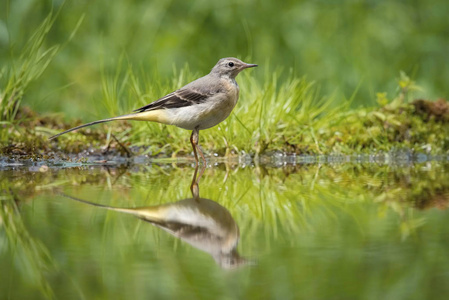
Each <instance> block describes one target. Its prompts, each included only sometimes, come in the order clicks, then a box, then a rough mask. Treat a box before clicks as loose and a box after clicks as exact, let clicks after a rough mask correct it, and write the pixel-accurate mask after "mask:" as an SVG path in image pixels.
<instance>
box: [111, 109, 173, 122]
mask: <svg viewBox="0 0 449 300" xmlns="http://www.w3.org/2000/svg"><path fill="white" fill-rule="evenodd" d="M117 120H135V121H149V122H158V123H163V124H170V122H169V120H168V118H167V113H166V112H165V111H164V110H150V111H145V112H141V113H136V114H132V115H126V116H121V117H118V118H117Z"/></svg>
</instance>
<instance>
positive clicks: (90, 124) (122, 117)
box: [48, 114, 135, 140]
mask: <svg viewBox="0 0 449 300" xmlns="http://www.w3.org/2000/svg"><path fill="white" fill-rule="evenodd" d="M133 115H135V114H129V115H123V116H118V117H114V118H109V119H103V120H98V121H94V122H90V123H87V124H83V125H80V126H76V127H73V128H70V129H68V130H66V131H63V132H61V133H58V134H56V135H54V136H52V137H49V138H48V139H49V140H52V139H55V138H57V137H58V136H60V135H63V134H66V133H68V132H71V131H75V130H77V129H80V128H84V127H87V126H92V125H95V124H100V123H106V122H111V121H115V120H129V119H132V116H133Z"/></svg>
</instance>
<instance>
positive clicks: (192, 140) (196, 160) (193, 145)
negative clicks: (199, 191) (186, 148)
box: [190, 129, 198, 185]
mask: <svg viewBox="0 0 449 300" xmlns="http://www.w3.org/2000/svg"><path fill="white" fill-rule="evenodd" d="M194 135H195V129H194V130H193V131H192V135H191V136H190V144H192V148H193V154H194V155H195V167H198V154H197V153H196V144H195V141H194ZM195 173H196V172H195ZM195 176H196V174H195ZM192 185H193V183H192Z"/></svg>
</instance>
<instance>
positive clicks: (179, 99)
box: [49, 57, 258, 165]
mask: <svg viewBox="0 0 449 300" xmlns="http://www.w3.org/2000/svg"><path fill="white" fill-rule="evenodd" d="M257 66H258V65H256V64H248V63H245V62H243V61H241V60H240V59H237V58H234V57H226V58H222V59H220V60H219V61H218V62H217V63H216V64H215V66H214V67H213V68H212V70H211V71H210V73H209V74H207V75H205V76H203V77H201V78H198V79H196V80H194V81H192V82H190V83H188V84H187V85H185V86H183V87H181V88H180V89H178V90H175V91H174V92H172V93H170V94H167V95H166V96H164V97H162V98H159V99H158V100H156V101H154V102H152V103H150V104H147V105H145V106H143V107H141V108H138V109H136V110H134V111H133V112H132V113H130V114H126V115H121V116H118V117H113V118H108V119H103V120H98V121H93V122H90V123H87V124H83V125H80V126H77V127H74V128H71V129H68V130H66V131H64V132H61V133H59V134H56V135H54V136H52V137H50V138H49V139H50V140H51V139H55V138H57V137H59V136H61V135H63V134H65V133H68V132H71V131H74V130H77V129H80V128H83V127H87V126H91V125H95V124H100V123H105V122H110V121H116V120H136V121H150V122H158V123H162V124H167V125H175V126H177V127H180V128H183V129H187V130H191V131H192V134H191V136H190V143H191V145H192V148H193V153H194V156H195V162H196V164H197V165H198V163H199V160H198V154H197V152H198V153H199V154H200V156H201V158H202V160H203V162H206V158H205V157H204V154H203V152H202V150H201V148H200V147H199V131H200V130H204V129H208V128H211V127H214V126H216V125H218V124H219V123H221V122H222V121H224V120H225V119H226V118H227V117H228V116H229V115H230V114H231V112H232V110H233V109H234V107H235V105H236V104H237V101H238V99H239V85H238V84H237V81H236V80H235V77H236V76H237V75H238V74H239V73H240V72H241V71H243V70H245V69H248V68H253V67H257Z"/></svg>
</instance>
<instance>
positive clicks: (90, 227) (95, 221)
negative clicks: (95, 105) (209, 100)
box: [1, 163, 449, 298]
mask: <svg viewBox="0 0 449 300" xmlns="http://www.w3.org/2000/svg"><path fill="white" fill-rule="evenodd" d="M16 172H17V171H16ZM26 174H31V175H27V176H15V177H13V176H11V174H9V175H8V176H4V177H3V178H2V180H3V181H2V187H3V189H6V188H7V187H8V186H10V187H11V189H12V191H13V192H15V193H16V194H18V195H19V197H20V198H26V199H27V201H28V199H35V201H34V202H33V212H34V214H36V215H38V216H42V215H45V216H46V218H40V219H39V220H37V218H34V217H32V216H31V215H30V214H28V213H26V212H27V211H25V213H23V215H24V216H26V217H27V224H29V226H31V227H30V228H33V230H32V232H33V233H34V235H36V236H32V235H31V234H29V233H28V234H24V233H21V235H20V236H21V237H23V238H26V241H22V240H21V239H18V240H19V241H20V243H22V242H23V247H28V248H30V249H37V250H36V251H35V252H37V254H36V253H34V254H30V255H29V256H26V257H27V258H29V260H30V261H31V260H33V261H31V262H27V263H29V264H30V265H31V267H33V266H40V264H44V267H45V268H47V269H48V268H50V267H51V266H52V264H48V265H47V264H46V263H47V260H48V256H49V255H51V257H52V258H53V259H55V260H56V262H57V263H58V265H63V266H64V267H66V268H67V269H68V270H70V276H69V277H70V278H71V279H73V285H72V284H68V283H66V282H63V281H59V280H56V279H55V280H54V281H52V280H51V281H50V282H51V283H50V285H51V288H53V290H54V291H55V294H56V295H57V296H59V295H65V294H66V293H74V292H73V288H74V286H79V287H80V290H81V291H80V293H81V294H82V295H84V296H85V297H86V298H93V297H95V296H97V297H99V296H98V295H102V297H103V298H104V297H109V298H111V297H114V296H115V298H122V297H123V298H126V296H128V297H129V296H130V295H134V294H133V293H136V294H139V293H140V295H142V294H143V293H145V292H146V293H148V292H149V291H151V292H152V293H161V294H157V295H161V296H160V298H165V297H167V298H173V297H174V296H186V295H190V296H192V295H203V294H209V295H210V290H195V287H198V289H203V288H204V286H205V285H207V286H208V287H209V288H212V289H215V290H216V291H217V293H220V294H223V293H230V295H232V294H233V293H237V294H238V295H241V294H239V293H243V292H249V291H250V290H251V289H253V288H252V285H251V284H244V285H243V286H242V285H241V284H242V283H241V282H239V286H240V288H239V289H237V290H235V291H227V292H226V291H225V290H226V287H225V286H223V284H224V283H226V284H231V283H230V281H232V278H233V277H234V276H236V277H237V278H239V279H242V276H243V275H244V274H247V273H245V272H248V273H251V275H248V274H247V275H248V276H251V278H255V279H254V280H259V281H263V282H267V283H268V282H269V283H271V282H272V283H273V284H274V285H277V286H274V287H275V288H277V289H279V290H278V291H276V292H274V291H273V293H275V294H276V295H281V294H282V293H283V292H286V293H287V292H290V293H291V292H293V291H297V288H296V286H294V285H292V286H291V287H285V286H284V287H283V288H280V286H279V284H280V283H279V281H278V280H276V278H282V282H286V283H288V284H292V283H293V282H294V281H295V280H296V279H297V278H298V276H302V277H300V278H303V280H308V279H307V278H309V276H310V275H309V274H308V272H310V274H323V276H324V275H326V274H327V275H326V276H331V277H330V278H335V277H334V274H335V272H340V273H339V274H344V273H345V272H356V271H357V268H361V267H363V263H366V264H367V266H368V267H370V268H371V269H373V270H377V272H380V273H379V274H383V275H385V273H384V272H386V271H383V269H382V270H381V269H378V268H376V267H375V266H370V264H374V263H373V262H372V260H375V261H376V262H377V263H380V264H382V266H383V268H385V266H386V265H387V266H388V262H389V261H390V260H391V261H392V263H394V264H395V265H396V264H398V263H399V264H400V265H401V266H402V265H404V264H405V265H409V264H410V263H411V262H416V263H418V262H417V261H416V260H413V259H411V258H412V257H409V256H406V258H407V259H406V258H402V257H396V256H395V255H397V254H395V253H396V252H395V251H399V252H398V253H400V254H401V255H402V253H404V254H405V255H407V254H410V253H409V252H407V251H404V250H403V248H404V247H410V246H413V247H430V246H429V245H426V243H423V244H422V245H421V246H416V245H415V244H419V243H420V241H415V239H413V238H410V236H412V237H419V236H420V232H421V231H424V232H426V233H429V232H432V230H433V229H432V230H429V229H427V230H426V226H423V221H426V223H427V224H429V223H430V224H435V226H437V225H438V224H439V223H438V221H435V220H433V221H431V220H428V219H423V217H422V215H423V214H421V213H419V212H418V211H416V210H414V209H412V208H411V207H414V206H415V204H416V206H418V207H421V206H422V205H421V204H419V203H422V201H423V200H424V198H426V199H428V200H430V202H428V204H429V205H427V206H426V207H429V206H430V205H431V203H433V202H432V199H431V198H432V195H434V194H438V195H444V194H446V195H447V191H448V190H449V186H448V184H447V182H449V180H448V178H447V174H449V172H448V166H447V165H444V164H433V163H429V164H428V165H426V166H424V165H416V166H411V167H404V168H402V167H396V166H370V165H351V164H346V165H299V166H290V167H286V168H265V167H264V166H258V167H245V168H240V169H238V168H236V166H231V165H224V164H221V165H219V166H217V167H214V168H208V169H206V172H205V174H204V176H203V178H202V180H201V182H200V196H201V197H204V198H207V199H212V200H214V201H216V202H218V203H219V204H221V205H222V206H224V207H226V208H227V209H228V210H229V211H230V213H231V215H232V216H233V217H234V218H235V220H236V222H237V224H238V226H239V228H240V232H241V239H242V241H241V243H240V244H239V252H240V253H241V254H242V255H243V256H246V257H248V256H249V257H251V255H254V253H257V254H258V256H259V257H258V260H259V263H260V264H261V265H259V266H257V267H255V268H260V269H251V268H248V269H243V270H241V271H238V272H236V273H232V274H231V275H230V276H229V277H226V275H223V274H222V273H218V271H217V270H216V269H214V263H213V262H212V261H211V258H210V257H209V256H208V255H204V254H202V253H201V251H196V250H195V249H194V248H192V247H189V246H188V245H186V244H183V243H182V242H180V241H177V240H176V239H173V238H171V237H170V236H168V235H167V234H165V233H164V232H163V231H160V230H156V229H154V228H152V227H151V226H147V224H146V223H144V222H142V221H139V220H137V219H135V218H133V217H130V216H125V215H120V214H118V213H116V212H107V211H104V210H101V209H97V208H94V207H88V206H85V205H82V204H79V203H76V202H73V201H70V200H68V199H65V198H64V197H59V196H54V197H57V198H54V199H53V200H51V201H49V198H50V197H53V196H52V194H51V191H52V190H53V189H55V188H56V189H57V190H58V191H59V190H61V189H62V190H63V191H64V193H67V194H69V195H72V196H75V197H79V198H82V199H86V200H89V201H92V202H95V203H99V204H105V205H113V206H117V207H139V206H149V205H159V204H164V203H169V202H174V201H179V200H181V199H184V198H190V197H191V194H190V191H189V186H190V182H191V177H192V175H193V168H191V167H189V166H185V165H184V166H183V165H171V166H170V165H163V164H161V165H159V166H157V165H149V166H134V167H133V168H132V169H126V168H123V169H115V168H110V169H100V168H90V167H89V168H88V167H85V168H84V167H83V168H71V169H63V170H59V171H58V172H55V170H52V169H50V170H49V171H47V172H45V173H36V174H34V175H33V173H26ZM8 178H10V179H8ZM427 179H431V180H427ZM54 181H56V182H59V183H61V184H59V185H58V187H55V186H52V185H51V184H50V183H52V182H54ZM25 182H26V183H28V185H26V191H25V189H24V188H21V186H24V183H25ZM33 184H34V185H35V186H33ZM33 192H36V193H39V196H37V194H33ZM43 195H44V196H43ZM5 199H6V198H5ZM416 199H418V201H419V203H415V200H416ZM8 201H9V200H8ZM445 201H446V202H447V199H446V200H445ZM5 203H6V204H7V205H8V207H9V206H10V205H9V204H8V203H11V204H13V202H5ZM418 204H419V205H418ZM438 204H441V197H439V202H438ZM25 208H27V209H28V208H29V206H26V207H25V206H24V207H23V208H22V209H23V210H24V209H25ZM2 213H3V215H2V219H3V220H5V213H4V212H2ZM19 216H20V215H19ZM16 217H17V216H16ZM441 220H443V218H441ZM20 221H21V220H20ZM15 224H16V225H15V227H14V228H18V226H17V224H22V225H21V226H23V222H19V221H18V220H17V219H16V221H15ZM427 224H426V225H427ZM9 228H12V227H11V226H10V227H9ZM24 230H25V229H24ZM28 230H29V229H28ZM385 230H388V233H385ZM11 232H12V231H11ZM18 232H21V230H18ZM438 232H439V231H438V230H436V231H435V234H437V233H438ZM441 234H443V231H441ZM38 236H41V237H40V238H41V239H42V240H45V241H46V243H48V245H49V247H48V251H41V250H39V249H40V248H39V245H40V244H39V243H38V244H37V246H36V245H35V241H36V240H37V237H38ZM401 237H402V239H401ZM16 240H17V238H16ZM14 241H15V240H14ZM30 241H31V242H32V243H31V245H30ZM17 245H19V243H17ZM33 245H34V246H33ZM385 245H388V249H392V250H388V249H387V250H385V251H383V250H379V249H377V248H376V247H381V249H383V247H386V246H385ZM289 246H293V248H290V247H289ZM390 247H391V248H390ZM426 249H427V248H426ZM13 251H16V253H17V254H16V255H19V254H20V255H21V249H16V248H14V249H13ZM48 252H50V254H48ZM265 255H266V257H264V256H265ZM268 255H269V256H268ZM373 255H379V256H373ZM410 255H411V254H410ZM413 255H415V253H413ZM384 257H387V259H388V262H385V261H384V259H385V258H384ZM330 258H331V260H329V259H330ZM333 258H335V260H333ZM362 259H363V260H365V261H364V262H363V261H362V262H361V261H360V260H362ZM409 259H410V261H409ZM415 259H416V257H415ZM339 260H342V261H341V263H339ZM1 261H2V266H4V265H5V263H4V261H3V260H1ZM279 263H281V264H280V265H279ZM266 264H268V265H266ZM286 264H288V265H289V266H290V267H289V268H286V267H285V265H286ZM325 266H326V267H325ZM297 267H299V268H300V271H301V272H306V273H304V274H302V275H301V274H289V276H286V275H285V272H287V271H288V272H293V273H295V271H293V269H296V268H297ZM283 268H286V269H285V270H284V269H283ZM420 268H421V267H420ZM198 269H199V270H202V273H201V274H198V273H197V272H195V271H194V270H198ZM331 269H332V272H331V271H330V270H331ZM253 270H255V271H253ZM259 270H263V272H262V271H259ZM326 270H328V271H326ZM345 270H346V271H345ZM348 270H350V271H348ZM420 270H421V269H420ZM422 270H423V271H422V272H428V271H429V270H427V269H422ZM298 272H299V271H298ZM389 272H390V273H389V274H390V276H391V272H393V274H395V276H399V278H403V276H402V275H401V274H402V272H400V271H394V270H390V271H389ZM328 273H329V274H328ZM14 274H15V275H14V276H15V277H21V278H27V277H26V276H27V275H25V274H22V273H18V272H17V271H16V272H15V273H14ZM40 274H41V273H40ZM330 274H332V275H330ZM376 274H377V273H375V274H371V275H370V276H368V275H366V276H368V277H369V278H367V280H368V279H370V280H374V281H375V280H377V279H379V278H383V275H382V276H381V275H376ZM294 275H295V276H296V277H294ZM270 276H273V277H272V278H270ZM341 276H343V275H341ZM341 276H339V277H338V278H342V277H341ZM345 276H347V277H349V278H352V277H351V276H354V274H349V275H348V274H347V275H345ZM224 277H225V278H224ZM231 277H232V278H231ZM43 278H45V277H43ZM155 278H157V280H155ZM217 278H220V280H224V281H223V282H221V281H220V282H216V281H217ZM226 278H227V279H226ZM293 278H296V279H295V280H294V279H293ZM338 278H337V279H336V280H342V279H338ZM317 280H319V279H317ZM212 281H214V283H213V284H212V283H211V282H212ZM311 284H313V282H311ZM323 284H324V283H323ZM385 284H386V283H385ZM267 286H270V287H271V284H267ZM174 287H183V288H174ZM192 289H193V290H192ZM28 290H29V289H26V291H28ZM43 291H44V292H45V290H43ZM258 292H259V291H258V290H257V291H255V290H252V292H251V293H252V294H253V293H254V294H255V295H257V293H258ZM163 293H166V294H163ZM323 293H324V294H326V293H327V294H328V293H329V292H325V291H324V292H323ZM237 294H236V295H237ZM327 294H326V295H327ZM152 295H153V294H152ZM167 295H168V296H167ZM170 296H171V297H170ZM175 298H176V297H175ZM243 298H248V297H243ZM325 298H328V297H325Z"/></svg>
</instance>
